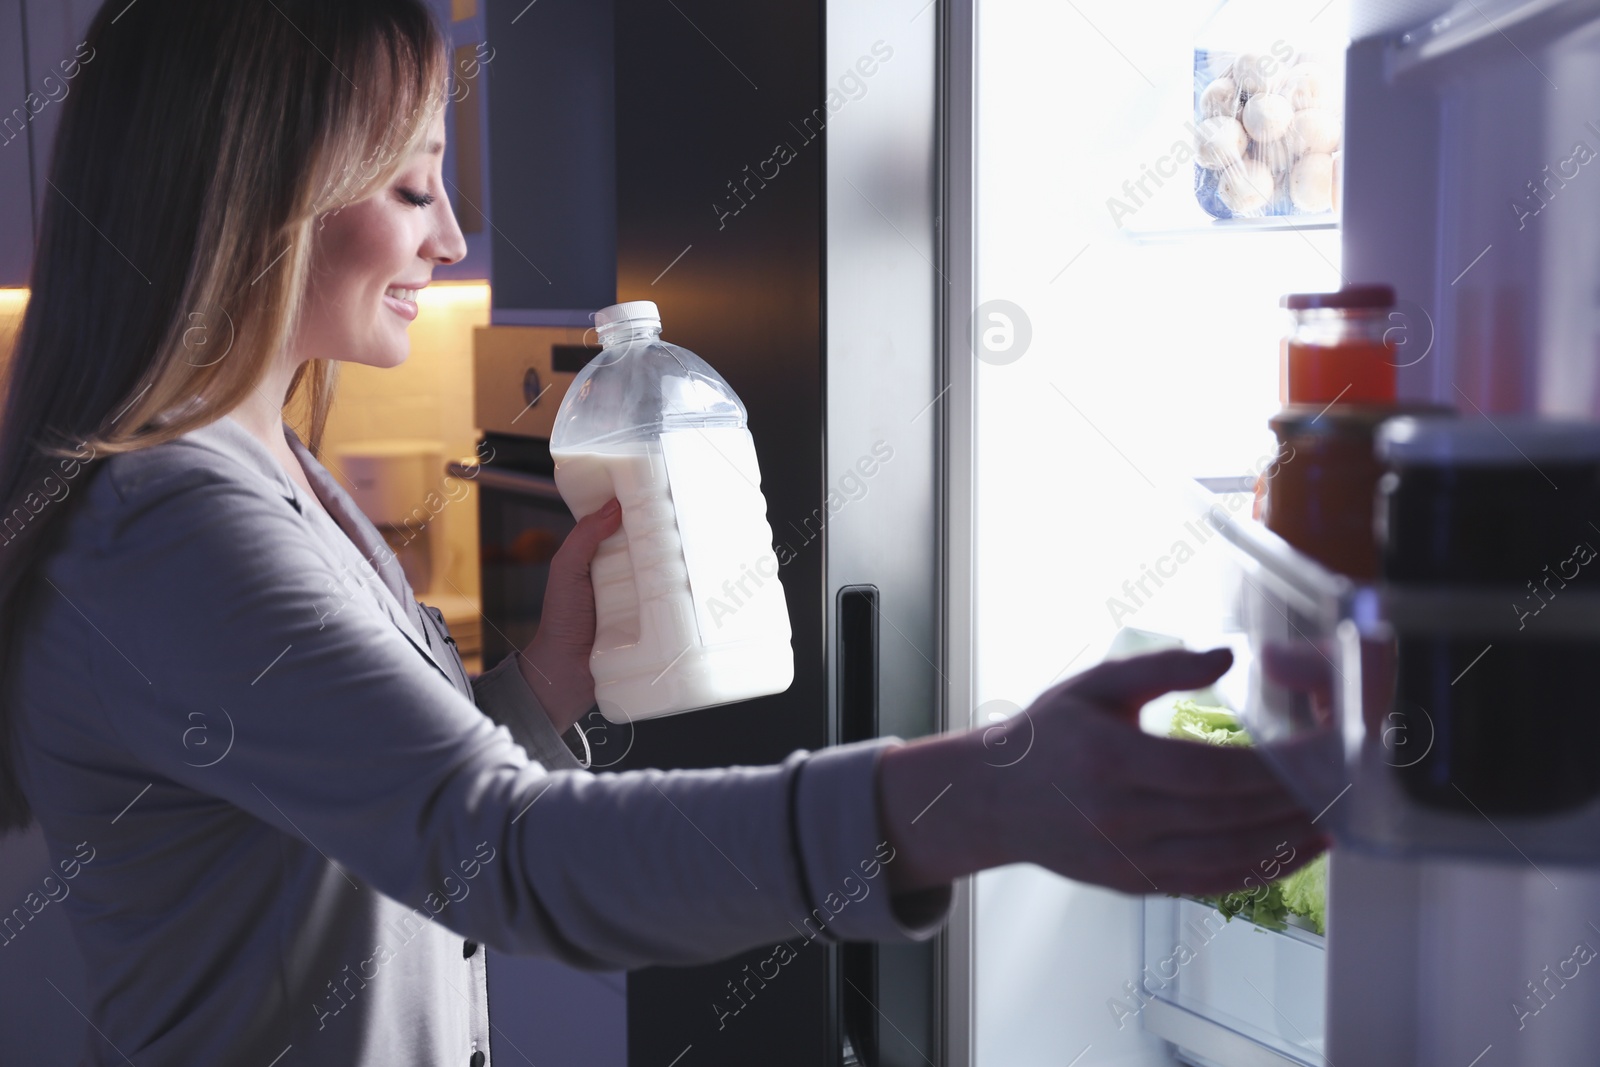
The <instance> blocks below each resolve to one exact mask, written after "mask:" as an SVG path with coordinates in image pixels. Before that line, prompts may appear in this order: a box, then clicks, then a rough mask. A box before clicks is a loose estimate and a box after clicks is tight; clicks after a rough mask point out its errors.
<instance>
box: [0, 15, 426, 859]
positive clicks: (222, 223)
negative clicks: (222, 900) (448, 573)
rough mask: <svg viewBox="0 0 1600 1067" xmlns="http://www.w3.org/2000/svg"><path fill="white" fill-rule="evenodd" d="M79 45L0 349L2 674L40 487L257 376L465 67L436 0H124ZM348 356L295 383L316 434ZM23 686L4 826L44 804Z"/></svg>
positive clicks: (53, 510) (45, 517)
mask: <svg viewBox="0 0 1600 1067" xmlns="http://www.w3.org/2000/svg"><path fill="white" fill-rule="evenodd" d="M79 55H80V57H81V59H80V63H81V67H80V69H79V70H78V72H77V74H76V76H75V78H74V81H73V84H72V91H71V92H70V93H69V94H68V95H67V96H66V97H65V98H64V99H63V101H62V104H61V107H62V114H61V122H60V127H59V130H58V132H57V135H56V142H55V148H54V151H53V153H52V156H51V161H50V168H49V177H48V184H47V186H46V190H45V192H46V195H45V200H44V209H43V213H42V216H41V220H40V231H39V240H38V246H37V252H36V255H35V259H34V264H33V275H32V295H31V297H30V299H29V303H28V307H27V311H26V312H25V315H24V318H23V322H22V326H21V329H20V330H19V332H18V336H17V344H16V348H15V351H14V354H13V356H12V358H11V360H10V361H9V364H8V365H7V366H6V367H5V368H4V374H5V379H4V386H5V410H4V414H3V417H0V500H3V502H4V503H3V507H4V510H3V512H0V657H3V658H0V665H3V668H4V669H3V670H0V681H4V680H8V679H10V678H11V677H14V671H13V670H11V669H10V668H11V667H12V663H11V654H12V651H13V649H14V645H15V642H14V640H13V639H12V637H13V632H14V628H15V627H16V626H17V625H25V620H26V608H27V605H28V603H29V601H30V599H31V595H32V592H33V590H32V588H31V587H32V585H33V584H34V583H33V582H32V581H31V580H30V575H31V573H32V571H33V570H34V567H33V564H34V563H35V562H36V561H37V559H38V558H40V557H41V556H42V555H43V553H44V551H45V548H46V546H47V544H48V543H49V539H48V537H47V536H46V533H47V531H48V529H49V528H50V527H51V526H52V525H53V524H54V523H57V522H60V521H61V520H62V517H63V513H65V512H66V511H67V510H68V506H67V504H66V497H65V495H63V498H62V500H61V502H59V503H56V504H53V505H51V506H49V507H36V506H35V502H36V501H38V500H39V499H41V498H40V497H39V491H38V486H40V485H41V484H45V483H46V480H47V479H50V478H52V477H55V478H59V476H60V474H59V472H58V466H59V470H60V472H65V471H66V470H67V467H66V464H67V463H69V462H70V463H71V464H72V470H73V474H72V475H69V477H74V478H76V477H81V476H82V475H81V469H82V468H91V467H93V466H94V465H95V464H96V463H97V462H98V461H99V460H100V459H102V458H104V457H105V456H108V455H112V454H115V453H119V452H131V451H135V450H137V449H141V448H148V447H150V446H152V445H156V444H160V443H162V442H164V441H168V440H171V439H173V438H175V437H178V436H180V435H182V434H184V433H187V432H188V431H189V430H192V429H194V428H196V427H198V426H202V425H204V424H206V423H209V422H212V421H214V420H215V419H217V418H219V417H221V416H222V415H223V414H224V413H226V412H227V411H230V410H231V409H233V408H234V407H235V406H237V405H238V404H239V403H240V402H241V401H243V400H245V399H246V398H247V397H248V396H249V395H250V393H251V391H252V390H256V389H259V388H260V386H261V383H262V380H263V378H264V377H265V376H266V374H267V372H268V370H269V368H270V367H271V365H272V361H273V360H274V359H275V358H277V357H278V355H279V354H280V353H281V352H282V351H283V349H284V347H285V345H286V344H287V343H288V342H289V340H290V338H291V337H292V336H293V332H294V327H295V323H296V321H297V319H298V317H299V315H300V313H301V308H302V304H303V302H304V298H305V293H306V287H307V284H308V279H309V277H310V264H311V259H312V251H313V246H314V244H315V241H316V234H317V231H318V230H319V228H320V225H321V220H323V219H325V218H326V217H327V215H328V214H329V213H330V212H336V211H338V210H339V209H340V208H342V207H343V206H344V205H346V204H350V203H353V202H355V201H357V200H360V199H363V198H364V197H366V196H368V195H370V194H371V193H372V192H373V191H374V190H376V189H378V188H380V187H382V186H384V185H386V184H388V183H389V182H390V181H392V180H393V178H394V176H395V174H396V172H397V171H398V170H399V169H400V167H401V166H402V165H403V164H404V163H405V162H406V160H407V159H408V157H410V156H411V154H412V153H413V152H414V151H415V150H416V149H417V147H418V146H419V144H420V143H421V141H422V140H423V138H425V137H426V136H427V133H428V129H429V126H430V125H431V122H432V119H433V116H434V115H435V114H436V113H437V111H438V110H439V109H440V108H442V107H443V105H444V101H445V99H446V97H447V94H448V85H447V82H446V79H447V78H448V76H449V70H450V53H449V48H448V44H447V42H446V40H445V37H444V34H443V33H442V31H441V30H440V28H439V26H438V24H437V23H436V22H435V21H434V17H433V15H432V14H431V13H430V11H429V10H428V8H427V6H426V4H425V3H423V2H422V0H338V2H336V3H332V2H328V0H229V2H227V3H217V2H216V0H141V2H140V3H138V4H134V5H128V4H126V3H125V2H124V0H112V2H110V3H108V4H106V5H105V6H104V7H102V9H101V10H100V12H99V13H98V14H97V16H96V17H95V19H94V22H93V24H92V26H91V27H90V29H89V33H88V38H87V40H86V41H85V43H84V45H83V46H80V48H79ZM336 371H337V364H336V363H331V362H329V361H325V360H308V361H306V362H304V363H302V364H301V365H300V366H299V367H298V369H297V370H296V372H295V374H294V377H293V379H292V381H291V383H290V387H289V396H288V397H286V398H284V399H285V401H286V402H287V401H289V400H293V399H297V398H298V399H300V400H303V401H304V403H305V406H306V408H307V410H308V422H309V434H308V441H307V444H308V445H309V446H310V447H311V449H312V450H313V452H316V451H317V450H318V448H319V446H320V443H321V437H322V432H323V428H324V426H325V425H326V422H327V417H328V411H329V409H330V407H331V405H332V402H333V394H334V386H335V383H336V377H337V374H336ZM86 450H87V455H86V454H85V452H86ZM51 499H52V500H54V499H55V498H54V496H53V494H52V495H51ZM6 697H7V694H6V693H4V692H0V830H4V829H8V828H21V827H24V826H26V825H27V823H28V822H29V821H30V819H31V815H30V811H29V808H28V806H27V801H26V798H25V797H24V796H23V795H22V792H21V790H20V788H19V787H18V786H17V784H16V778H15V774H14V772H13V768H14V766H15V763H14V760H13V759H12V758H11V750H12V740H11V739H12V731H11V729H10V718H11V716H10V711H9V703H10V701H9V700H8V699H6Z"/></svg>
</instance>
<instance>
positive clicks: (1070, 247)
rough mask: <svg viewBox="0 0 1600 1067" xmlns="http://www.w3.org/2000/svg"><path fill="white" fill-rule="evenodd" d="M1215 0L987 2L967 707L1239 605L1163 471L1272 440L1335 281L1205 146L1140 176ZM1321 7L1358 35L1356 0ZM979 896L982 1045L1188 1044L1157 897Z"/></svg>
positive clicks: (1119, 1054) (1011, 709) (1262, 969)
mask: <svg viewBox="0 0 1600 1067" xmlns="http://www.w3.org/2000/svg"><path fill="white" fill-rule="evenodd" d="M1218 6H1219V5H1216V4H1214V3H1208V2H1185V0H1161V2H1160V3H1152V4H1140V5H1119V4H1114V3H1109V2H1101V0H1091V2H1082V3H1076V4H1071V5H1059V6H1056V5H1041V4H1037V3H1032V2H1025V0H988V2H985V3H983V4H980V5H978V8H977V20H978V21H977V41H978V46H977V60H976V69H977V74H976V83H977V93H976V98H977V105H976V109H977V114H976V123H975V125H976V130H977V146H976V153H975V155H976V160H977V173H976V176H975V182H976V208H975V213H976V232H977V252H976V260H977V294H976V298H975V301H974V303H975V304H976V305H977V307H978V311H977V312H976V313H975V316H974V318H975V322H974V329H975V330H976V331H978V334H979V336H980V338H981V335H982V331H983V330H984V329H995V330H998V331H1000V332H999V333H997V334H995V335H994V338H995V340H996V342H997V343H998V345H999V347H1001V348H1003V349H1004V351H1003V352H1000V353H996V352H995V351H993V350H992V348H993V347H994V346H991V350H988V351H986V352H983V353H980V354H979V357H980V364H979V367H978V376H977V378H978V384H977V397H978V400H977V417H976V418H977V429H976V457H977V474H976V477H975V484H976V493H977V500H978V506H977V519H976V524H977V535H976V537H977V549H976V564H975V566H976V589H977V593H976V601H977V602H976V611H975V632H976V634H977V640H976V664H977V666H976V693H977V696H976V700H977V705H978V706H977V709H976V714H975V716H974V721H975V722H982V721H987V720H993V719H995V718H997V717H1004V716H1006V715H1010V714H1015V713H1016V711H1017V710H1018V709H1019V708H1021V707H1026V706H1027V705H1028V704H1029V703H1030V702H1031V701H1032V700H1033V699H1034V698H1035V697H1036V696H1037V695H1038V694H1039V693H1040V692H1042V691H1043V690H1044V689H1046V688H1048V687H1049V686H1051V685H1053V684H1054V683H1056V682H1058V681H1060V680H1061V679H1063V678H1065V677H1067V676H1068V675H1070V674H1072V673H1075V672H1077V671H1080V670H1083V669H1085V668H1087V667H1089V666H1091V665H1093V664H1094V663H1096V662H1098V661H1099V660H1100V659H1101V658H1102V657H1103V656H1104V655H1105V654H1106V652H1107V650H1108V649H1109V648H1111V646H1112V642H1113V639H1114V638H1115V637H1116V635H1117V633H1118V631H1119V630H1122V629H1124V628H1131V629H1132V630H1148V631H1156V632H1167V633H1172V632H1180V633H1187V632H1193V631H1194V629H1195V626H1196V625H1197V623H1196V616H1195V612H1196V610H1200V611H1204V610H1207V609H1206V605H1208V604H1214V605H1216V606H1217V611H1218V613H1219V614H1220V611H1221V602H1220V600H1219V599H1218V598H1217V597H1216V596H1215V592H1214V590H1215V585H1214V583H1215V580H1216V577H1217V568H1218V565H1219V563H1220V551H1219V550H1216V549H1213V548H1210V547H1202V546H1194V547H1195V548H1196V551H1195V552H1194V553H1193V554H1192V558H1189V557H1186V560H1185V561H1184V562H1181V563H1174V562H1173V549H1174V546H1175V543H1176V542H1177V541H1179V540H1181V539H1182V538H1183V537H1184V536H1185V534H1184V532H1183V524H1184V522H1185V518H1186V516H1185V515H1184V514H1183V513H1182V508H1181V506H1180V505H1179V504H1178V503H1177V502H1176V500H1175V499H1174V497H1173V495H1172V493H1171V491H1170V488H1169V487H1170V486H1172V485H1174V484H1176V483H1178V482H1181V481H1182V480H1184V479H1186V478H1193V477H1197V476H1209V477H1223V478H1248V477H1251V476H1253V475H1254V474H1255V473H1256V472H1257V471H1259V470H1260V469H1261V468H1262V467H1263V466H1264V465H1265V463H1266V462H1267V461H1269V460H1270V458H1271V456H1272V454H1273V451H1274V447H1275V446H1274V442H1273V438H1272V435H1271V433H1270V432H1269V431H1268V430H1267V425H1266V420H1267V418H1268V416H1269V415H1270V414H1271V413H1272V412H1273V411H1275V410H1276V409H1277V407H1278V395H1277V389H1278V340H1279V336H1280V335H1281V333H1282V332H1283V330H1284V328H1285V326H1286V319H1285V318H1284V315H1285V313H1284V312H1282V311H1281V310H1280V309H1279V307H1278V299H1279V297H1280V296H1281V295H1282V294H1284V293H1288V292H1297V291H1320V290H1328V289H1334V288H1338V287H1339V286H1340V285H1341V284H1342V282H1343V277H1342V275H1341V272H1340V267H1341V249H1340V242H1339V238H1340V233H1339V230H1338V229H1337V228H1336V226H1335V225H1334V224H1333V222H1332V220H1330V219H1329V218H1328V217H1326V216H1323V217H1321V218H1319V219H1316V220H1304V221H1305V222H1306V223H1307V225H1304V226H1301V227H1299V228H1294V229H1271V228H1267V227H1262V226H1224V225H1214V224H1212V223H1211V221H1210V219H1209V217H1207V216H1205V215H1204V214H1203V213H1201V212H1200V211H1199V209H1198V207H1197V206H1196V204H1195V195H1194V188H1193V185H1194V182H1193V164H1192V163H1183V164H1181V165H1177V166H1176V167H1175V171H1176V173H1175V175H1173V176H1170V177H1167V178H1165V179H1164V180H1161V181H1157V180H1156V179H1155V178H1150V177H1148V176H1149V175H1151V174H1159V172H1160V171H1162V170H1173V169H1174V164H1173V161H1172V157H1173V156H1174V154H1175V146H1176V145H1177V144H1179V143H1192V134H1191V132H1190V131H1189V129H1188V127H1187V123H1188V122H1189V121H1190V118H1191V114H1192V109H1193V101H1192V84H1193V65H1194V52H1193V49H1194V42H1195V35H1196V33H1197V31H1198V30H1199V29H1200V28H1201V26H1202V24H1203V23H1205V22H1206V20H1207V19H1208V18H1209V17H1210V16H1211V15H1212V14H1213V13H1214V12H1215V10H1216V8H1217V7H1218ZM1318 6H1320V5H1314V6H1312V7H1310V8H1308V9H1307V11H1308V15H1307V17H1310V15H1311V14H1314V13H1315V12H1316V11H1317V8H1318ZM1316 17H1317V18H1319V19H1328V20H1334V22H1335V26H1334V32H1336V33H1337V34H1339V35H1340V36H1342V31H1343V28H1344V25H1345V22H1344V20H1345V18H1346V17H1347V16H1346V14H1345V13H1344V12H1343V11H1342V10H1341V8H1340V5H1339V4H1334V5H1332V6H1331V7H1329V8H1328V10H1327V11H1325V12H1323V13H1322V14H1320V15H1317V16H1316ZM1142 178H1143V179H1145V185H1144V186H1143V190H1142V192H1141V195H1139V196H1138V203H1136V204H1135V203H1134V201H1133V199H1132V198H1131V197H1130V194H1129V192H1128V190H1127V188H1126V186H1125V183H1129V184H1132V185H1133V187H1134V189H1135V190H1136V191H1140V187H1139V185H1138V183H1139V181H1140V180H1141V179H1142ZM1114 198H1115V199H1116V200H1117V201H1120V203H1121V204H1122V205H1123V206H1124V207H1127V206H1132V207H1133V211H1132V212H1131V213H1129V212H1127V211H1126V210H1121V209H1118V210H1115V211H1114V210H1113V206H1112V201H1113V199H1114ZM1350 280H1351V281H1359V280H1364V279H1357V278H1351V279H1350ZM995 301H1003V302H1005V303H1003V304H995V303H992V302H995ZM996 315H998V316H1000V317H996ZM1156 566H1160V568H1161V570H1162V571H1163V572H1164V573H1166V574H1167V576H1166V577H1163V578H1160V579H1159V581H1157V580H1155V579H1152V578H1150V577H1149V575H1150V574H1151V573H1152V571H1151V569H1152V568H1153V567H1156ZM1141 580H1142V581H1143V582H1144V583H1145V584H1144V586H1143V592H1142V593H1141V592H1140V586H1139V583H1140V582H1141ZM1130 590H1131V592H1130ZM1197 605H1199V607H1198V609H1197ZM1217 621H1218V622H1219V623H1220V619H1218V620H1217ZM1163 899H1164V898H1163ZM974 900H975V904H974V924H975V935H974V937H975V943H974V950H973V951H974V955H975V981H974V988H975V995H974V1012H975V1021H974V1027H975V1038H974V1046H975V1052H976V1061H977V1063H978V1064H979V1067H998V1065H1011V1064H1035V1063H1039V1064H1043V1063H1054V1064H1073V1065H1075V1067H1088V1065H1092V1064H1128V1065H1134V1064H1139V1065H1144V1064H1151V1065H1153V1064H1168V1063H1172V1062H1173V1057H1172V1053H1171V1051H1170V1046H1169V1045H1168V1044H1167V1043H1166V1042H1165V1041H1163V1040H1162V1039H1160V1038H1158V1037H1156V1036H1154V1034H1152V1033H1151V1032H1150V1025H1149V1024H1150V1020H1149V1019H1146V1018H1141V1016H1143V1015H1144V1014H1145V1012H1144V1011H1142V1010H1136V1005H1137V1004H1138V1002H1137V1001H1133V1000H1130V999H1129V995H1128V989H1127V987H1126V986H1125V983H1133V982H1135V981H1137V980H1138V979H1139V977H1140V975H1141V971H1142V969H1143V968H1144V966H1145V963H1146V960H1145V957H1144V953H1145V951H1146V950H1145V926H1146V922H1147V920H1146V916H1145V909H1144V906H1143V902H1142V900H1141V899H1140V898H1137V897H1130V896H1125V895H1121V894H1118V893H1113V892H1110V891H1105V890H1101V889H1098V888H1095V887H1092V886H1089V885H1086V884H1082V883H1078V882H1074V881H1071V880H1069V879H1065V878H1062V877H1058V876H1056V875H1054V874H1051V873H1048V872H1046V871H1044V870H1043V869H1041V868H1038V867H1035V866H1031V865H1019V866H1013V867H1007V868H1002V869H999V870H994V871H990V872H986V873H984V874H982V875H980V876H978V878H977V879H976V880H975V889H974ZM1171 903H1172V904H1173V905H1174V906H1177V902H1176V901H1173V902H1171ZM1249 929H1250V928H1247V927H1245V926H1244V924H1242V923H1241V922H1239V921H1237V920H1236V921H1235V923H1234V924H1232V925H1231V928H1230V929H1229V930H1228V933H1227V939H1228V944H1230V945H1234V944H1235V942H1237V945H1236V947H1237V950H1238V954H1239V959H1240V962H1238V963H1237V964H1229V966H1230V967H1233V968H1234V969H1235V970H1237V972H1238V973H1240V974H1247V975H1251V976H1254V977H1256V978H1258V979H1259V980H1260V983H1261V984H1262V989H1263V990H1265V991H1266V992H1268V993H1272V985H1271V983H1272V981H1273V979H1272V968H1273V967H1274V966H1275V965H1276V963H1275V962H1274V960H1273V959H1272V958H1262V957H1261V955H1260V947H1261V946H1267V947H1268V951H1267V956H1268V957H1271V956H1272V955H1273V954H1274V953H1279V954H1283V953H1287V954H1289V955H1291V956H1293V955H1295V954H1296V953H1298V952H1299V951H1300V950H1302V949H1303V950H1305V951H1307V952H1312V953H1316V952H1320V947H1319V946H1318V945H1316V944H1314V943H1313V942H1312V941H1311V940H1309V939H1298V940H1297V939H1294V938H1292V937H1291V938H1288V939H1287V941H1286V943H1285V944H1284V945H1279V943H1278V942H1277V941H1268V940H1261V939H1257V940H1255V941H1252V940H1249ZM1241 935H1243V936H1241ZM1272 936H1273V937H1278V936H1279V935H1272ZM1313 936H1314V935H1313ZM1317 940H1320V939H1317ZM1218 943H1219V944H1221V943H1222V939H1221V938H1219V939H1218ZM1302 962H1303V961H1302ZM1310 966H1311V971H1310V973H1313V974H1316V973H1318V972H1317V968H1316V966H1315V962H1313V963H1312V964H1311V965H1310ZM1297 988H1298V987H1297ZM1240 993H1241V990H1239V989H1233V990H1232V991H1231V992H1227V994H1226V995H1228V996H1235V995H1239V994H1240ZM1300 993H1303V994H1305V995H1307V996H1310V998H1311V1001H1312V1002H1315V1001H1317V1000H1319V999H1320V997H1318V996H1317V995H1316V991H1315V990H1300ZM1243 995H1244V996H1247V997H1248V996H1251V995H1252V994H1250V993H1249V992H1248V991H1243ZM1119 1005H1121V1007H1120V1008H1119ZM1269 1014H1270V1013H1269ZM1281 1025H1282V1024H1280V1026H1281ZM1307 1025H1310V1023H1309V1021H1308V1020H1306V1019H1299V1020H1291V1022H1290V1024H1289V1026H1291V1027H1292V1026H1300V1027H1303V1026H1307ZM1236 1062H1243V1061H1236ZM1259 1062H1284V1061H1278V1060H1260V1061H1259Z"/></svg>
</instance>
